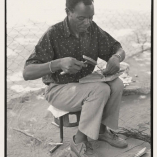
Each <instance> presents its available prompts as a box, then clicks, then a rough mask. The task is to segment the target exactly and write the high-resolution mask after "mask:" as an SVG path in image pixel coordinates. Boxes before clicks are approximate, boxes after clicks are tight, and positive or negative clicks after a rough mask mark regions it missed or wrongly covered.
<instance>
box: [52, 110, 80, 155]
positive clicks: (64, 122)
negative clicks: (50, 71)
mask: <svg viewBox="0 0 157 157" xmlns="http://www.w3.org/2000/svg"><path fill="white" fill-rule="evenodd" d="M80 115H81V111H77V112H69V113H67V114H65V115H63V116H61V117H59V118H54V122H55V123H56V124H57V125H59V128H60V142H59V143H58V144H56V146H55V147H54V148H52V149H51V150H50V153H53V152H54V151H55V150H56V149H57V148H58V147H60V146H61V145H62V143H63V126H64V127H75V126H78V125H79V121H80ZM74 116H75V117H76V121H75V122H72V123H70V121H71V118H74Z"/></svg>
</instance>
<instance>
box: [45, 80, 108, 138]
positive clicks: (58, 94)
mask: <svg viewBox="0 0 157 157" xmlns="http://www.w3.org/2000/svg"><path fill="white" fill-rule="evenodd" d="M49 88H51V87H49ZM45 96H46V99H47V101H48V102H49V103H50V104H52V105H53V106H54V107H56V108H58V109H61V110H65V111H70V112H74V111H78V110H80V109H81V108H82V111H81V116H80V122H79V127H78V128H79V130H80V131H81V132H82V133H84V134H85V135H87V136H88V137H90V138H92V139H97V138H98V135H99V129H100V124H101V119H102V114H103V109H104V106H105V104H106V103H107V101H108V99H109V97H110V87H109V85H108V84H106V83H87V84H79V83H71V84H67V85H59V86H56V87H54V88H52V89H48V90H47V92H46V95H45Z"/></svg>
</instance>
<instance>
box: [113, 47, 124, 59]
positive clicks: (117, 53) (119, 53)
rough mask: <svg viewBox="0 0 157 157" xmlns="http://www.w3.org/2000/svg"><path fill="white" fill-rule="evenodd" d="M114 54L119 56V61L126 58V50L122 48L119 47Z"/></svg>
mask: <svg viewBox="0 0 157 157" xmlns="http://www.w3.org/2000/svg"><path fill="white" fill-rule="evenodd" d="M113 56H116V57H118V58H119V61H120V62H122V61H123V60H124V59H125V51H124V50H123V49H122V48H119V49H118V50H117V52H116V55H115V54H114V55H113Z"/></svg>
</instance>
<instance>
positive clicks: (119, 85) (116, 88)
mask: <svg viewBox="0 0 157 157" xmlns="http://www.w3.org/2000/svg"><path fill="white" fill-rule="evenodd" d="M110 88H111V91H113V92H122V91H123V89H124V84H123V81H122V80H121V79H120V78H117V79H116V80H114V84H112V85H111V86H110Z"/></svg>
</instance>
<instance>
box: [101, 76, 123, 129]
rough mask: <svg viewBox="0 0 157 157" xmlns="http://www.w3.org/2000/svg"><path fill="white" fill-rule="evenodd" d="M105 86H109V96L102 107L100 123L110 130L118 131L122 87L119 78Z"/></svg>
mask: <svg viewBox="0 0 157 157" xmlns="http://www.w3.org/2000/svg"><path fill="white" fill-rule="evenodd" d="M107 84H108V85H109V86H110V89H111V94H110V98H109V100H108V102H107V104H106V105H105V107H104V111H103V116H102V122H101V123H102V124H104V125H106V126H108V127H110V128H111V129H118V119H119V109H120V102H121V97H122V93H123V88H124V85H123V82H122V81H121V80H120V79H119V78H117V79H115V80H113V81H111V82H108V83H107Z"/></svg>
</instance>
